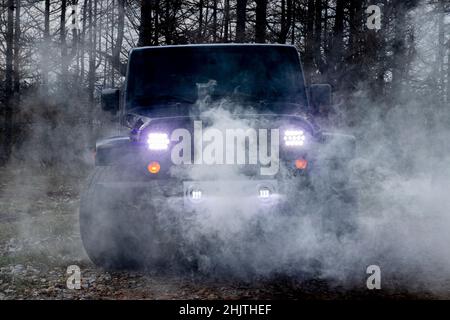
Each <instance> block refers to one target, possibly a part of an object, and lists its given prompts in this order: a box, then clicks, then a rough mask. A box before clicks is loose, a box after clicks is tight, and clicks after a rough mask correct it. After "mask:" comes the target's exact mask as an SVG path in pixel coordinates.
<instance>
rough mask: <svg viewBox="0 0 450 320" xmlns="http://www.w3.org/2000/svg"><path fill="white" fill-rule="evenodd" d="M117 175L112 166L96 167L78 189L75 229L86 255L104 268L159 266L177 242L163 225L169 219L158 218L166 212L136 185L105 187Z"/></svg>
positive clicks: (172, 250)
mask: <svg viewBox="0 0 450 320" xmlns="http://www.w3.org/2000/svg"><path fill="white" fill-rule="evenodd" d="M116 180H117V174H116V170H115V168H114V167H97V168H95V170H94V172H93V173H92V174H91V176H90V177H89V179H88V184H87V187H86V189H85V190H84V192H83V193H82V196H81V204H80V234H81V239H82V242H83V245H84V248H85V250H86V253H87V255H88V256H89V258H90V259H91V260H92V262H93V263H94V264H96V265H97V266H100V267H103V268H106V269H136V268H144V267H145V268H156V269H160V268H164V267H165V265H166V264H167V262H168V260H169V258H170V257H171V256H172V254H173V253H174V252H175V250H174V248H175V247H176V245H175V244H174V241H173V240H175V239H176V237H175V236H174V234H173V232H172V233H171V231H170V230H167V228H165V226H167V225H171V222H168V221H163V220H162V219H160V216H165V217H166V216H167V214H166V213H167V212H166V211H163V210H161V209H159V208H158V207H157V206H155V205H154V203H155V197H152V196H151V195H147V194H146V193H144V192H140V191H141V190H134V189H132V188H125V189H124V188H118V189H115V188H111V187H108V184H109V183H111V182H113V181H116ZM162 213H163V214H162ZM170 240H172V241H170Z"/></svg>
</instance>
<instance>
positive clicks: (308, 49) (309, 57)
mask: <svg viewBox="0 0 450 320" xmlns="http://www.w3.org/2000/svg"><path fill="white" fill-rule="evenodd" d="M314 7H315V5H314V0H308V10H307V12H308V18H307V21H306V34H305V53H304V59H303V62H304V64H305V71H306V73H307V75H308V76H307V78H308V80H309V76H310V74H311V73H312V70H313V69H314V66H313V59H314V11H315V10H314Z"/></svg>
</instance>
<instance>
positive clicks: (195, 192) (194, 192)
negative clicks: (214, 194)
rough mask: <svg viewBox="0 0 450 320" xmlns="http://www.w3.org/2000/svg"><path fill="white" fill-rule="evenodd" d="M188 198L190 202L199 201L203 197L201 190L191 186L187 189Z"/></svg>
mask: <svg viewBox="0 0 450 320" xmlns="http://www.w3.org/2000/svg"><path fill="white" fill-rule="evenodd" d="M189 198H190V200H191V201H192V202H199V201H201V200H202V199H203V191H202V190H200V189H197V188H193V189H191V190H190V191H189Z"/></svg>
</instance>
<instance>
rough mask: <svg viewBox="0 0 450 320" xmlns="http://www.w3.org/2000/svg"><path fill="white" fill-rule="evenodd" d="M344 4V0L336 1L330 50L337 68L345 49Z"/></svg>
mask: <svg viewBox="0 0 450 320" xmlns="http://www.w3.org/2000/svg"><path fill="white" fill-rule="evenodd" d="M344 4H345V1H344V0H337V1H336V18H335V20H334V28H333V41H332V46H331V50H330V52H331V54H332V59H331V61H332V63H333V67H334V69H336V67H338V66H337V64H338V63H339V62H340V61H342V55H343V50H344V39H343V36H344Z"/></svg>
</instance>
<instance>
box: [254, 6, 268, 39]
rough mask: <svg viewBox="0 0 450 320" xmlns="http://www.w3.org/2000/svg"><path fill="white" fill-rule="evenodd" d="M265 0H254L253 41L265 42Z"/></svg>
mask: <svg viewBox="0 0 450 320" xmlns="http://www.w3.org/2000/svg"><path fill="white" fill-rule="evenodd" d="M266 24H267V0H256V25H255V42H257V43H264V42H266Z"/></svg>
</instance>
